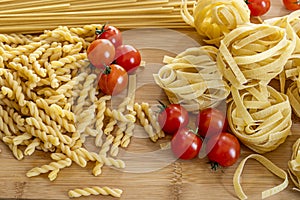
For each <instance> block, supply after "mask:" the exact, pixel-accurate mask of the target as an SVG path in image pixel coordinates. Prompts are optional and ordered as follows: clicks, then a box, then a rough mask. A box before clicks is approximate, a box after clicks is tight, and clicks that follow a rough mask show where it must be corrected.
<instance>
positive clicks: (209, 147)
mask: <svg viewBox="0 0 300 200" xmlns="http://www.w3.org/2000/svg"><path fill="white" fill-rule="evenodd" d="M240 151H241V150H240V143H239V141H238V139H237V138H236V137H235V136H234V135H232V134H230V133H227V132H222V133H221V134H219V135H215V136H213V137H211V138H209V139H208V141H207V143H206V153H207V157H208V159H209V160H210V161H212V162H216V163H218V164H219V165H220V166H222V167H229V166H231V165H233V164H235V163H236V161H237V160H238V159H239V157H240Z"/></svg>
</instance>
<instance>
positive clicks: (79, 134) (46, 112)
mask: <svg viewBox="0 0 300 200" xmlns="http://www.w3.org/2000/svg"><path fill="white" fill-rule="evenodd" d="M96 27H101V25H99V24H97V25H88V26H84V27H83V28H72V31H71V30H70V29H69V28H67V27H63V26H61V27H58V28H57V29H54V30H53V31H49V30H47V31H45V32H44V33H42V34H40V35H36V36H31V37H30V36H29V35H28V36H26V35H16V34H11V35H4V34H0V39H1V41H0V51H1V55H0V65H1V66H0V85H1V86H0V133H1V134H0V136H1V137H0V138H1V140H2V141H3V142H4V143H5V144H6V145H7V146H8V147H9V148H10V149H11V151H12V154H13V155H14V156H15V158H16V159H18V160H21V159H24V157H25V156H30V155H32V154H33V153H34V152H35V151H36V150H40V151H44V152H51V154H50V157H51V159H52V160H54V162H50V163H49V164H47V165H43V166H40V167H34V168H32V169H31V170H29V171H28V172H27V174H26V175H27V176H28V177H32V176H38V175H39V174H42V173H48V178H49V180H50V181H54V180H55V179H56V178H57V176H58V174H59V172H60V170H61V169H62V168H65V167H68V166H70V165H71V164H72V163H75V164H77V165H79V166H81V167H86V165H87V163H88V162H94V163H95V167H94V168H93V174H94V175H95V176H98V175H100V174H101V172H102V167H103V166H114V167H116V168H125V166H126V165H125V163H124V161H123V160H120V159H118V158H117V157H116V156H117V154H118V148H119V146H120V145H121V142H122V139H123V136H124V133H125V131H127V133H129V130H130V131H131V133H132V131H133V128H131V129H130V128H129V129H127V124H129V123H130V124H131V125H130V127H134V126H133V125H132V124H134V123H135V121H136V118H135V113H133V112H130V113H126V112H127V107H126V105H128V102H129V101H130V100H131V99H130V98H125V100H124V101H123V102H122V104H121V105H120V106H119V108H118V109H113V110H112V111H110V115H109V116H108V115H106V114H105V115H104V113H105V111H106V110H109V108H108V105H107V104H106V103H105V104H100V103H97V102H103V101H109V100H110V99H111V97H110V96H102V94H99V93H98V91H97V87H96V82H97V74H98V73H99V71H97V70H95V69H92V67H91V66H89V63H88V62H87V60H86V48H87V46H88V45H89V43H90V41H92V40H91V39H90V38H91V37H92V36H93V34H94V31H95V29H96ZM77 33H78V34H82V33H86V34H87V35H85V36H84V35H78V34H77ZM85 39H87V40H85ZM98 105H99V106H98ZM97 106H98V107H97ZM101 115H102V116H101ZM96 118H97V119H98V120H97V119H96ZM107 118H109V119H112V120H115V121H116V122H117V123H115V124H113V125H112V126H113V129H116V130H117V128H116V127H115V126H119V127H118V128H119V133H114V134H116V137H115V136H113V135H111V134H107V135H104V134H101V135H100V134H99V135H100V136H99V137H101V140H103V139H105V141H106V142H104V143H103V144H102V142H98V143H97V144H98V147H99V152H98V153H96V152H92V151H88V150H87V149H85V141H86V138H87V137H92V138H94V139H95V141H96V140H97V136H98V131H99V130H101V131H102V132H103V131H104V124H105V121H106V120H107ZM118 123H123V125H118ZM97 125H101V126H99V127H97ZM123 132H124V133H123ZM120 133H122V134H120ZM98 140H99V138H98ZM127 145H128V143H127ZM23 147H25V148H23ZM109 151H110V152H111V154H112V155H113V156H114V158H112V157H108V155H107V152H109Z"/></svg>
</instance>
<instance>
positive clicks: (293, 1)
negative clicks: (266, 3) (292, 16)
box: [283, 0, 300, 10]
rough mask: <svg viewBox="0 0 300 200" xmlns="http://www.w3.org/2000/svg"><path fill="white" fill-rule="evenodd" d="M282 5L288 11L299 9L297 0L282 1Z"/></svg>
mask: <svg viewBox="0 0 300 200" xmlns="http://www.w3.org/2000/svg"><path fill="white" fill-rule="evenodd" d="M283 5H284V6H285V8H286V9H288V10H298V9H300V1H299V0H283Z"/></svg>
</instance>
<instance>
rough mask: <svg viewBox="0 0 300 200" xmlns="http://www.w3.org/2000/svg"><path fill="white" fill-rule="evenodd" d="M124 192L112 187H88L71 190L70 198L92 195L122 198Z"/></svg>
mask: <svg viewBox="0 0 300 200" xmlns="http://www.w3.org/2000/svg"><path fill="white" fill-rule="evenodd" d="M122 192H123V191H122V190H120V189H115V188H110V187H98V186H94V187H88V188H82V189H74V190H69V192H68V195H69V197H81V196H90V195H100V194H101V195H111V196H113V197H121V195H122Z"/></svg>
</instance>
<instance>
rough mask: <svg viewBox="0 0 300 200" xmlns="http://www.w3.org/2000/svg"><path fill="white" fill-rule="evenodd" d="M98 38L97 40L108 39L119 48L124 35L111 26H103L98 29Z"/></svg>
mask: <svg viewBox="0 0 300 200" xmlns="http://www.w3.org/2000/svg"><path fill="white" fill-rule="evenodd" d="M95 33H96V37H95V39H96V40H98V39H108V40H109V41H110V42H111V43H112V44H113V45H114V46H115V48H117V47H118V46H120V45H122V42H123V39H122V33H121V31H120V30H119V29H118V28H116V27H114V26H111V25H107V24H105V25H103V26H102V28H101V29H100V30H99V29H96V32H95Z"/></svg>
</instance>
